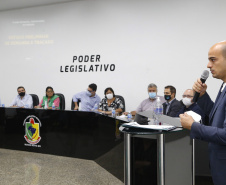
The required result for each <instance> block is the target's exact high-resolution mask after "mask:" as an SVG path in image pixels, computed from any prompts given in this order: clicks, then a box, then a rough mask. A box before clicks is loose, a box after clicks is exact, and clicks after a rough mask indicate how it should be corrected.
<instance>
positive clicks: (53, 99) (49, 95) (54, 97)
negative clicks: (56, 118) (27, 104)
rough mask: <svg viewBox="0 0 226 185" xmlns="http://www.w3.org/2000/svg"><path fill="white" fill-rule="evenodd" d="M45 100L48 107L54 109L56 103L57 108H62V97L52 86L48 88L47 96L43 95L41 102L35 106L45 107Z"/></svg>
mask: <svg viewBox="0 0 226 185" xmlns="http://www.w3.org/2000/svg"><path fill="white" fill-rule="evenodd" d="M45 102H47V109H52V105H53V103H54V105H55V109H60V98H59V96H57V95H55V93H54V91H53V88H52V87H50V86H48V87H47V88H46V96H43V99H42V100H41V102H40V104H39V105H38V106H35V108H45Z"/></svg>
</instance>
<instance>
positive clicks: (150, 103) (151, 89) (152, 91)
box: [123, 83, 165, 116]
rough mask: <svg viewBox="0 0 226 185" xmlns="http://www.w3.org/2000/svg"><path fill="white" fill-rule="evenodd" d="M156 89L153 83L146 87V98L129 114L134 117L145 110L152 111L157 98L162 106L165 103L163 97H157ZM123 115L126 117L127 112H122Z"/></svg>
mask: <svg viewBox="0 0 226 185" xmlns="http://www.w3.org/2000/svg"><path fill="white" fill-rule="evenodd" d="M157 92H158V89H157V85H155V84H154V83H151V84H149V85H148V96H149V97H148V98H147V99H145V100H143V101H142V102H141V103H140V105H139V106H138V107H137V109H136V111H132V112H131V114H132V115H133V116H135V114H136V113H137V112H144V111H147V110H153V108H154V106H155V104H156V102H157V101H156V99H157V97H160V100H161V103H162V104H163V103H164V102H165V100H164V97H163V96H158V95H157ZM123 114H125V115H127V114H128V112H124V113H123Z"/></svg>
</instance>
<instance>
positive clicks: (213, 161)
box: [191, 88, 226, 185]
mask: <svg viewBox="0 0 226 185" xmlns="http://www.w3.org/2000/svg"><path fill="white" fill-rule="evenodd" d="M198 104H199V106H200V107H201V108H202V110H204V111H205V112H207V113H210V114H209V124H210V126H206V125H202V124H199V123H196V122H194V123H193V124H192V127H191V137H192V138H195V139H200V140H204V141H208V142H209V146H208V147H209V159H210V168H211V173H212V178H213V182H214V184H215V185H225V184H226V88H224V90H223V92H220V91H219V93H218V96H217V98H216V101H215V103H213V102H212V100H211V99H210V97H209V95H208V94H207V93H205V94H204V95H203V96H202V97H201V98H200V99H199V101H198Z"/></svg>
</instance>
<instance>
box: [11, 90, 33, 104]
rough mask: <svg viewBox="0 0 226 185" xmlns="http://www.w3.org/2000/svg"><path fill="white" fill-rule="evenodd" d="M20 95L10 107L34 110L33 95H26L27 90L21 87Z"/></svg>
mask: <svg viewBox="0 0 226 185" xmlns="http://www.w3.org/2000/svg"><path fill="white" fill-rule="evenodd" d="M17 92H18V95H17V96H16V97H15V98H14V100H13V102H12V103H11V105H10V107H20V108H33V99H32V97H31V95H29V94H26V91H25V88H24V87H22V86H20V87H18V88H17Z"/></svg>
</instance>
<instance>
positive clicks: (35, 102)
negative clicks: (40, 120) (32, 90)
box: [30, 94, 39, 107]
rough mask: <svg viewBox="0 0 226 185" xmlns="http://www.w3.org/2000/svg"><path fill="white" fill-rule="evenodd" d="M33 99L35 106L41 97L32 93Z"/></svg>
mask: <svg viewBox="0 0 226 185" xmlns="http://www.w3.org/2000/svg"><path fill="white" fill-rule="evenodd" d="M30 95H31V97H32V100H33V107H34V106H37V105H39V98H38V96H37V95H36V94H30Z"/></svg>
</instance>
